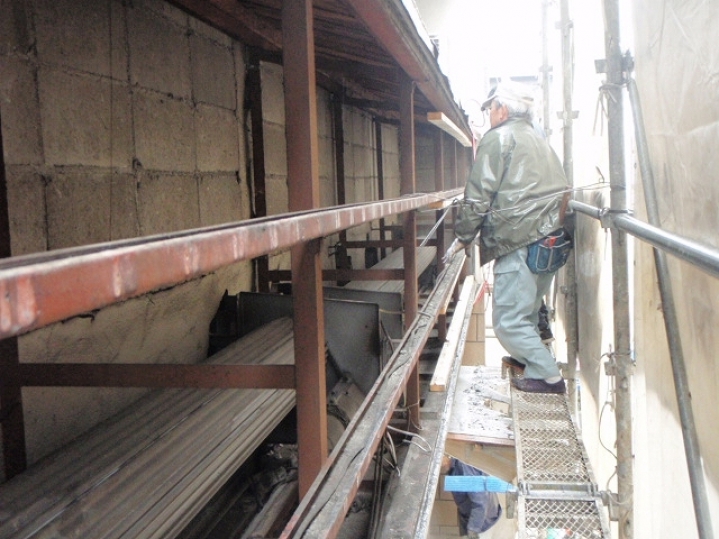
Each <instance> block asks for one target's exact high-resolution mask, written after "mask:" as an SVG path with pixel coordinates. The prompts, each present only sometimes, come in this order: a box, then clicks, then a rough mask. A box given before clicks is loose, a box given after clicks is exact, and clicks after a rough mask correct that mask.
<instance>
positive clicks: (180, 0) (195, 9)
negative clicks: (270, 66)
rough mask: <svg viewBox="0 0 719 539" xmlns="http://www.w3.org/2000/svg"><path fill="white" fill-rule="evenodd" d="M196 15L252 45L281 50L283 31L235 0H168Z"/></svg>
mask: <svg viewBox="0 0 719 539" xmlns="http://www.w3.org/2000/svg"><path fill="white" fill-rule="evenodd" d="M170 2H172V3H173V4H175V5H177V6H179V7H181V8H183V9H184V10H186V11H188V12H189V13H191V14H193V15H195V16H196V17H198V18H199V19H202V20H203V21H205V22H207V23H209V24H210V25H212V26H214V27H215V28H218V29H219V30H221V31H223V32H225V33H227V34H228V35H230V36H232V37H234V38H236V39H239V40H240V41H242V42H243V43H246V44H248V45H250V46H253V47H260V48H262V49H265V50H269V51H277V52H279V51H281V50H282V35H281V33H280V32H278V31H277V29H276V28H274V27H273V26H272V25H271V24H270V22H269V21H267V20H265V19H262V18H261V17H258V16H256V15H255V14H254V13H253V11H252V10H251V9H249V8H247V7H245V6H243V4H242V2H237V1H235V0H170Z"/></svg>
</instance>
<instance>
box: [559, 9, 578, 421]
mask: <svg viewBox="0 0 719 539" xmlns="http://www.w3.org/2000/svg"><path fill="white" fill-rule="evenodd" d="M560 17H561V18H560V28H561V32H562V85H563V87H562V95H563V101H564V107H563V111H562V119H563V126H564V133H563V139H562V140H563V144H564V151H563V165H564V174H565V176H566V177H567V182H568V183H569V185H570V186H571V187H574V153H573V148H574V146H573V144H574V133H573V125H572V124H573V120H574V111H573V110H572V93H573V91H574V54H573V43H572V38H573V33H572V28H573V23H572V21H571V20H570V18H569V0H561V2H560ZM575 257H576V251H575V252H574V253H573V256H570V257H569V260H568V261H567V265H566V266H565V268H564V279H565V285H564V287H563V289H562V291H563V293H564V309H565V323H564V327H565V333H566V340H567V371H568V372H567V396H568V398H569V409H570V410H571V412H572V414H573V415H574V416H576V415H577V411H578V409H579V408H578V406H577V401H578V395H577V353H578V342H579V323H578V318H579V315H578V312H577V263H576V258H575Z"/></svg>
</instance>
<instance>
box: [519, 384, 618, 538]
mask: <svg viewBox="0 0 719 539" xmlns="http://www.w3.org/2000/svg"><path fill="white" fill-rule="evenodd" d="M512 419H513V422H514V436H515V444H516V452H517V485H518V499H517V516H518V527H519V538H520V539H563V538H570V537H571V538H572V539H600V538H601V539H603V538H609V537H610V535H609V525H608V521H607V518H606V512H605V511H604V508H603V506H602V500H601V497H600V494H599V491H598V489H597V486H596V483H595V482H594V479H593V477H592V472H591V469H590V466H589V461H588V459H587V455H586V452H585V450H584V445H583V444H582V441H581V439H580V437H579V435H578V434H577V430H576V428H575V424H574V421H573V420H572V417H571V414H570V413H569V404H568V401H567V396H566V395H553V394H539V393H525V392H522V391H518V390H515V389H514V388H512Z"/></svg>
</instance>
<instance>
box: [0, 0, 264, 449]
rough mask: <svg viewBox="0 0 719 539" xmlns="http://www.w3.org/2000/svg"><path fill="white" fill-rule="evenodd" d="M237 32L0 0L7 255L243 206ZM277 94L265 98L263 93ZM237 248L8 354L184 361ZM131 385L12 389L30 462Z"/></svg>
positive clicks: (155, 5)
mask: <svg viewBox="0 0 719 539" xmlns="http://www.w3.org/2000/svg"><path fill="white" fill-rule="evenodd" d="M244 78H245V58H244V49H243V46H242V44H240V43H237V42H234V41H233V40H231V39H230V38H228V37H227V36H225V35H224V34H221V33H219V32H217V31H215V30H214V29H212V28H210V27H209V26H207V25H205V24H203V23H202V22H200V21H198V20H195V19H193V18H192V17H189V16H188V15H187V14H185V13H184V12H182V11H180V10H178V9H176V8H174V7H172V6H171V5H170V4H167V3H165V2H162V1H161V0H137V1H134V2H132V3H130V2H122V1H120V0H58V1H55V0H37V1H33V2H26V1H23V0H8V1H3V2H2V3H0V114H1V119H2V135H3V149H4V160H5V164H6V176H7V184H8V197H9V210H10V227H11V230H10V232H11V246H12V252H13V254H14V255H21V254H27V253H33V252H41V251H46V250H51V249H59V248H65V247H72V246H77V245H84V244H88V243H97V242H106V241H111V240H118V239H124V238H132V237H138V236H145V235H150V234H156V233H163V232H170V231H175V230H180V229H187V228H195V227H202V226H208V225H214V224H218V223H225V222H230V221H238V220H242V219H246V218H248V217H249V198H248V186H247V180H246V178H245V170H246V163H245V153H246V152H245V126H244V121H243V117H244V112H243V110H242V105H243V101H244V98H243V96H244ZM275 108H276V107H275ZM250 286H251V271H250V266H249V263H241V264H237V265H236V266H234V267H230V268H226V269H223V270H221V271H218V272H216V273H215V274H212V275H209V276H207V277H205V278H203V279H198V280H196V281H193V282H191V283H186V284H184V285H181V286H178V287H175V288H174V289H172V290H167V291H162V292H158V293H156V294H152V295H150V296H147V297H143V298H139V299H136V300H131V301H127V302H124V303H123V304H120V305H116V306H113V307H110V308H107V309H103V310H102V311H100V312H97V313H90V314H88V315H87V316H82V317H78V318H75V319H73V320H69V321H66V322H63V323H60V324H55V325H53V326H51V327H48V328H44V329H41V330H38V331H35V332H33V333H31V334H29V335H26V336H23V337H21V338H20V343H19V344H20V357H21V360H22V361H37V362H63V361H65V362H67V361H87V362H93V361H97V362H138V363H139V362H195V361H197V360H199V359H201V358H204V357H205V355H206V350H207V340H208V328H209V323H210V320H211V318H212V317H213V316H214V313H215V311H216V309H217V306H218V304H219V300H220V298H221V296H222V294H223V293H224V291H225V290H226V289H228V290H230V292H232V293H234V292H237V291H239V290H248V289H249V288H250ZM140 393H141V391H136V390H127V389H122V390H114V389H82V390H77V389H27V390H24V392H23V395H24V406H25V419H26V430H27V446H28V456H29V460H30V462H33V461H35V460H37V459H38V458H40V457H42V456H43V455H45V454H47V453H49V452H50V451H52V450H53V449H55V448H56V447H58V446H59V445H62V444H63V443H65V442H66V441H68V440H69V439H71V438H72V437H74V436H76V435H78V434H80V433H81V432H83V431H84V430H86V429H87V428H88V427H90V426H91V425H93V424H94V423H96V422H98V421H100V420H102V419H104V418H105V417H107V416H109V415H111V414H112V413H114V412H115V411H117V410H118V409H120V408H121V407H123V406H124V405H126V404H127V403H128V402H129V401H130V400H132V399H134V398H136V397H137V396H138V394H140Z"/></svg>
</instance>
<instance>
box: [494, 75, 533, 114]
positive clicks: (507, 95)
mask: <svg viewBox="0 0 719 539" xmlns="http://www.w3.org/2000/svg"><path fill="white" fill-rule="evenodd" d="M496 98H501V99H503V100H510V101H516V102H517V103H523V104H525V105H526V106H528V107H531V106H532V105H533V104H534V97H533V96H532V89H531V88H530V87H529V86H527V85H526V84H522V83H519V82H514V81H509V82H500V83H498V84H497V85H496V86H495V87H494V88H492V89H491V90H490V91H489V94H488V95H487V99H486V100H485V101H484V102H483V103H482V110H485V109H487V108H489V105H490V104H491V103H492V101H494V100H495V99H496Z"/></svg>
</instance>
